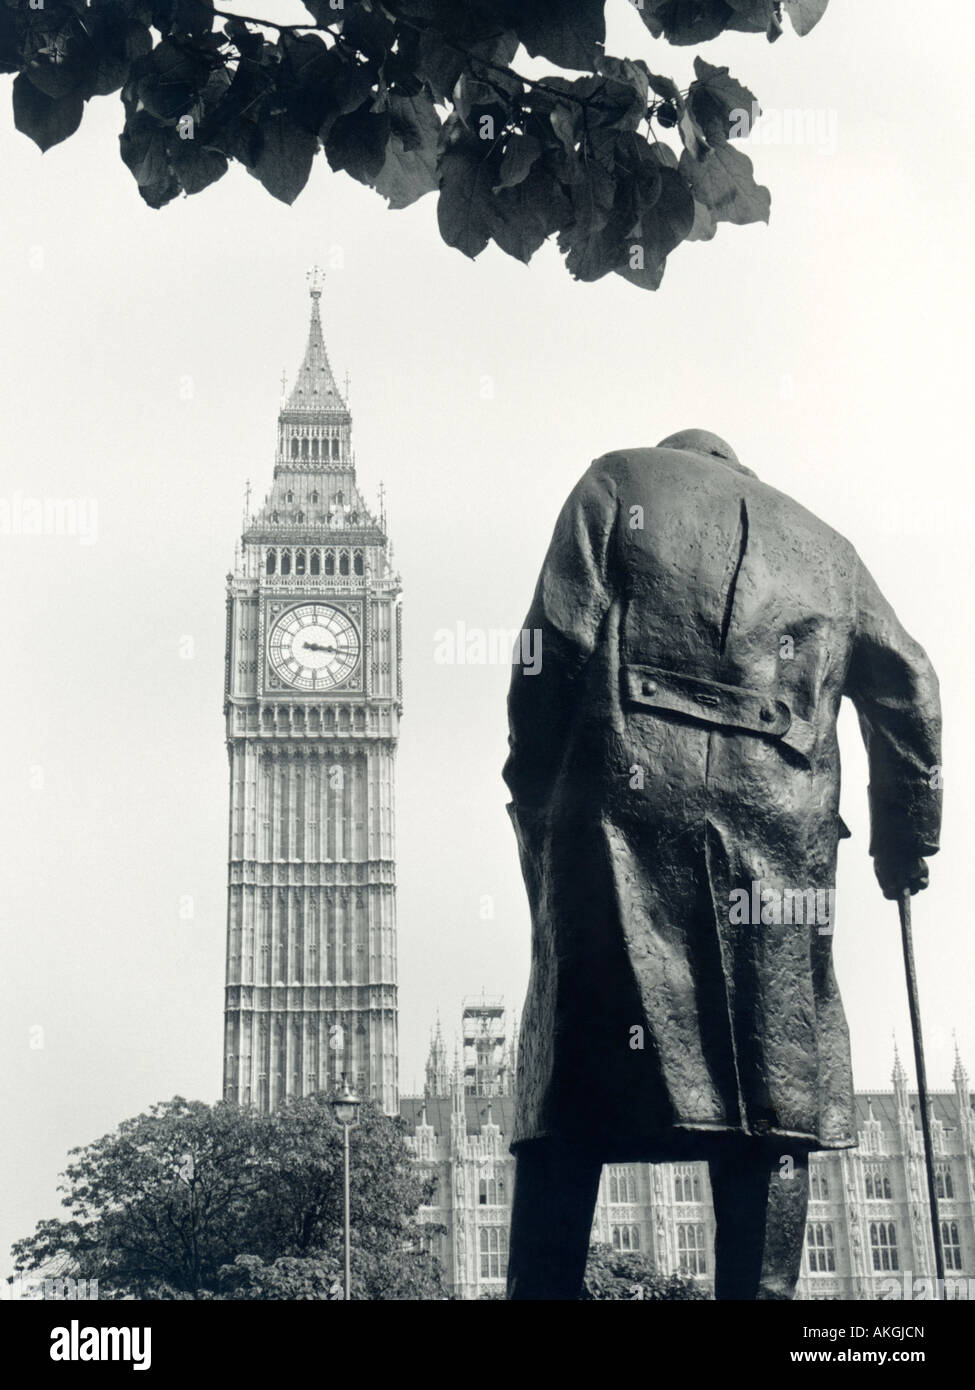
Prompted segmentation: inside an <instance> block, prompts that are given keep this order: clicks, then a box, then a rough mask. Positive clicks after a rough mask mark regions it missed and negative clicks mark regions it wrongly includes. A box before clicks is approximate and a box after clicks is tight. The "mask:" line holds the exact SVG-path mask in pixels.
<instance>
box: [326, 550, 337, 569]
mask: <svg viewBox="0 0 975 1390" xmlns="http://www.w3.org/2000/svg"><path fill="white" fill-rule="evenodd" d="M325 573H326V574H334V573H335V551H334V550H326V552H325Z"/></svg>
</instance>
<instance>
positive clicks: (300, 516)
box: [296, 512, 305, 525]
mask: <svg viewBox="0 0 975 1390" xmlns="http://www.w3.org/2000/svg"><path fill="white" fill-rule="evenodd" d="M304 519H305V514H304V512H299V513H298V515H297V517H296V520H297V521H298V523H299V525H300V523H301V522H303V521H304Z"/></svg>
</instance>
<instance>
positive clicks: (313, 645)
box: [302, 642, 335, 652]
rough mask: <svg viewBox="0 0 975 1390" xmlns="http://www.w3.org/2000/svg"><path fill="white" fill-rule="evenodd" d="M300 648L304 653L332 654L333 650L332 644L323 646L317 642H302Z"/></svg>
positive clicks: (333, 645)
mask: <svg viewBox="0 0 975 1390" xmlns="http://www.w3.org/2000/svg"><path fill="white" fill-rule="evenodd" d="M302 646H303V647H304V649H305V651H306V652H334V650H335V643H334V642H329V643H327V644H326V645H325V646H322V645H321V644H320V643H318V642H303V643H302Z"/></svg>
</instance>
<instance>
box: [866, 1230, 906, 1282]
mask: <svg viewBox="0 0 975 1390" xmlns="http://www.w3.org/2000/svg"><path fill="white" fill-rule="evenodd" d="M870 1253H871V1255H872V1257H873V1267H874V1269H876V1270H883V1269H899V1268H900V1266H899V1265H898V1263H897V1228H896V1227H895V1225H894V1223H893V1221H871V1222H870Z"/></svg>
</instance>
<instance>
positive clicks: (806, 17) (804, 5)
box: [782, 0, 829, 38]
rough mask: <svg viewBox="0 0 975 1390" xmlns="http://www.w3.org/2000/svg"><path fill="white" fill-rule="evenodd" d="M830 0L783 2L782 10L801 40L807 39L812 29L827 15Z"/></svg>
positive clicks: (783, 0)
mask: <svg viewBox="0 0 975 1390" xmlns="http://www.w3.org/2000/svg"><path fill="white" fill-rule="evenodd" d="M828 4H829V0H782V8H783V9H784V10H785V12H786V14H787V15H788V16H789V18H790V19H791V20H792V27H793V29H795V31H796V33H797V34H798V35H799V37H800V38H805V36H806V34H808V33H809V31H810V30H811V29H815V27H816V25H817V24H818V23H819V21H820V20H821V19H822V17H823V15H824V14H825V13H826V6H827V5H828Z"/></svg>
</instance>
